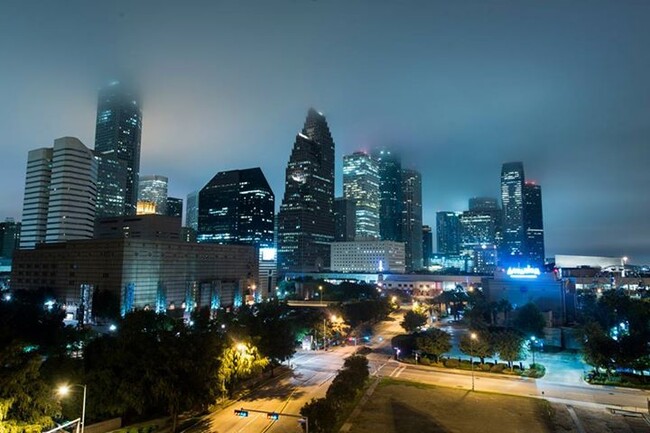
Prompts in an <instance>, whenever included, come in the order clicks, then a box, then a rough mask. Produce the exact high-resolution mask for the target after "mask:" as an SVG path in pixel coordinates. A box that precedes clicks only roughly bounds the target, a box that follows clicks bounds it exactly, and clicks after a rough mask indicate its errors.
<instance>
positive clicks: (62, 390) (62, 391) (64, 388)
mask: <svg viewBox="0 0 650 433" xmlns="http://www.w3.org/2000/svg"><path fill="white" fill-rule="evenodd" d="M73 386H79V387H81V388H83V389H84V398H83V403H82V406H81V433H84V429H85V428H86V391H87V390H88V387H87V386H86V385H80V384H73V385H61V386H59V388H58V389H57V394H59V395H60V396H61V397H65V396H66V395H68V394H70V389H71V388H72V387H73Z"/></svg>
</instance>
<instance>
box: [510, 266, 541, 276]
mask: <svg viewBox="0 0 650 433" xmlns="http://www.w3.org/2000/svg"><path fill="white" fill-rule="evenodd" d="M506 273H507V274H508V276H509V277H510V278H537V277H539V276H540V275H541V271H540V270H539V269H538V268H531V267H530V265H529V266H526V267H525V268H508V270H507V271H506Z"/></svg>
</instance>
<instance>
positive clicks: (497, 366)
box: [490, 364, 506, 373]
mask: <svg viewBox="0 0 650 433" xmlns="http://www.w3.org/2000/svg"><path fill="white" fill-rule="evenodd" d="M505 368H506V366H505V365H504V364H494V365H493V366H492V367H490V371H491V372H492V373H503V370H505Z"/></svg>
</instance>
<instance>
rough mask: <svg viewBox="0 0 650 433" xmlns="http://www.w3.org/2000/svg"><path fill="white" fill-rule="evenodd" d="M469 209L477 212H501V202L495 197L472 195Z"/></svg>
mask: <svg viewBox="0 0 650 433" xmlns="http://www.w3.org/2000/svg"><path fill="white" fill-rule="evenodd" d="M469 210H470V211H477V212H499V211H500V210H501V209H500V208H499V202H498V200H497V199H496V198H493V197H472V198H470V199H469Z"/></svg>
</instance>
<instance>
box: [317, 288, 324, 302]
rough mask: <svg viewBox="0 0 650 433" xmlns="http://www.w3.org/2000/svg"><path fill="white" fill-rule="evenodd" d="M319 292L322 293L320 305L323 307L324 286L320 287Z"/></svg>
mask: <svg viewBox="0 0 650 433" xmlns="http://www.w3.org/2000/svg"><path fill="white" fill-rule="evenodd" d="M318 290H319V291H320V303H321V305H322V304H323V286H318Z"/></svg>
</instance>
